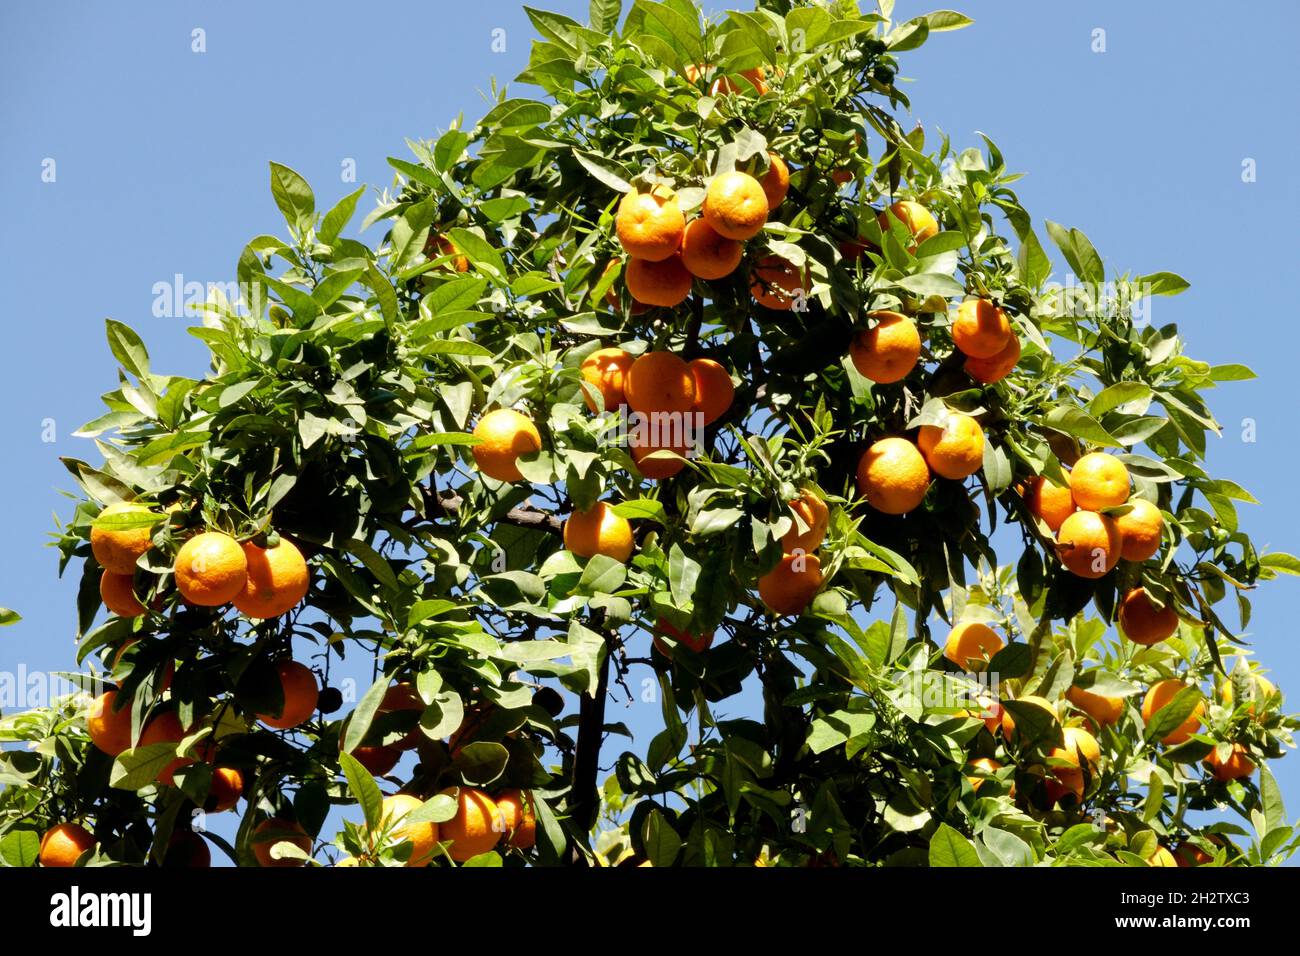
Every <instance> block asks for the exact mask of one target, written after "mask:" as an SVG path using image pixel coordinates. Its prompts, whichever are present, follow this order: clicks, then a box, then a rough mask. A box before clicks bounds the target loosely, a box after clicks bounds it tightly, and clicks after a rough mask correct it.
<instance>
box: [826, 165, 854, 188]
mask: <svg viewBox="0 0 1300 956" xmlns="http://www.w3.org/2000/svg"><path fill="white" fill-rule="evenodd" d="M854 178H855V177H854V175H853V170H851V169H844V168H839V169H832V170H831V182H833V183H834V184H835V185H836V186H845V185H848V184H849V183H851V182H853V180H854Z"/></svg>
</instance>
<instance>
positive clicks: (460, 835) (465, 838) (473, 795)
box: [439, 787, 502, 863]
mask: <svg viewBox="0 0 1300 956" xmlns="http://www.w3.org/2000/svg"><path fill="white" fill-rule="evenodd" d="M459 791H460V792H459V795H458V794H457V788H456V787H448V788H447V789H446V790H443V791H442V792H443V793H444V794H446V795H448V796H450V797H455V798H456V799H457V802H458V807H457V809H456V815H455V816H454V817H452V818H451V819H450V820H448V821H447V822H446V823H443V824H442V825H441V827H440V828H439V830H440V833H439V837H440V839H442V840H450V841H451V847H450V848H449V849H448V851H447V852H448V853H449V854H450V855H451V858H452V859H453V860H455V861H456V862H457V863H463V862H465V861H466V860H468V859H470V858H471V857H475V856H478V855H479V854H480V853H486V852H487V851H488V850H490V849H492V848H493V847H494V846H496V845H497V843H498V842H499V841H500V839H501V837H502V832H501V830H499V829H498V827H499V826H500V823H499V821H498V818H497V805H496V801H495V800H493V799H492V798H491V797H489V796H488V795H487V794H486V793H484V792H483V791H482V790H478V789H476V788H474V787H460V788H459Z"/></svg>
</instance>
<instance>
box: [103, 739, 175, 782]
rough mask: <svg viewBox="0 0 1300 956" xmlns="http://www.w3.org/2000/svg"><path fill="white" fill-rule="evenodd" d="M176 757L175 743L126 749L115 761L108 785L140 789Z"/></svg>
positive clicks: (156, 776) (154, 778)
mask: <svg viewBox="0 0 1300 956" xmlns="http://www.w3.org/2000/svg"><path fill="white" fill-rule="evenodd" d="M175 759H176V744H175V743H160V744H149V745H148V746H145V747H135V748H133V749H131V750H125V751H123V752H122V753H120V754H118V756H117V759H116V760H114V761H113V769H112V771H111V772H110V773H109V777H108V785H109V786H110V787H114V788H116V789H118V790H140V789H142V788H144V787H147V786H149V785H150V784H151V783H153V782H154V781H155V780H157V779H158V774H160V773H161V772H162V770H163V768H164V767H166V766H167V765H168V764H169V763H171V762H172V761H173V760H175Z"/></svg>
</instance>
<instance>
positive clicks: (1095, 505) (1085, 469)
mask: <svg viewBox="0 0 1300 956" xmlns="http://www.w3.org/2000/svg"><path fill="white" fill-rule="evenodd" d="M1128 485H1129V479H1128V469H1127V468H1125V467H1124V463H1123V462H1122V461H1120V460H1119V459H1118V458H1116V457H1115V456H1114V455H1108V454H1107V453H1106V452H1104V451H1094V452H1090V453H1089V454H1087V455H1084V456H1083V457H1082V458H1080V459H1079V460H1078V461H1076V462H1075V463H1074V467H1073V468H1071V469H1070V493H1071V494H1072V495H1074V502H1075V504H1077V505H1078V506H1079V507H1080V508H1082V509H1083V510H1084V511H1100V510H1102V509H1103V508H1114V507H1116V506H1117V505H1122V504H1123V503H1124V502H1126V501H1128V490H1129V488H1128Z"/></svg>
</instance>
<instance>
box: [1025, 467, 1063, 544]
mask: <svg viewBox="0 0 1300 956" xmlns="http://www.w3.org/2000/svg"><path fill="white" fill-rule="evenodd" d="M1024 499H1025V505H1026V506H1027V507H1028V508H1029V513H1030V514H1032V515H1033V516H1034V517H1035V518H1038V519H1039V520H1041V521H1042V522H1043V523H1044V524H1046V525H1047V527H1049V528H1051V529H1052V530H1053V531H1059V530H1060V529H1061V525H1062V524H1064V523H1065V519H1066V518H1068V517H1070V515H1072V514H1074V511H1075V507H1074V495H1072V494H1070V489H1069V488H1062V487H1061V486H1060V485H1058V484H1055V483H1054V482H1051V481H1049V480H1048V479H1046V478H1044V477H1042V476H1041V475H1034V476H1033V477H1032V478H1030V479H1028V480H1027V481H1026V482H1025V485H1024Z"/></svg>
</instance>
